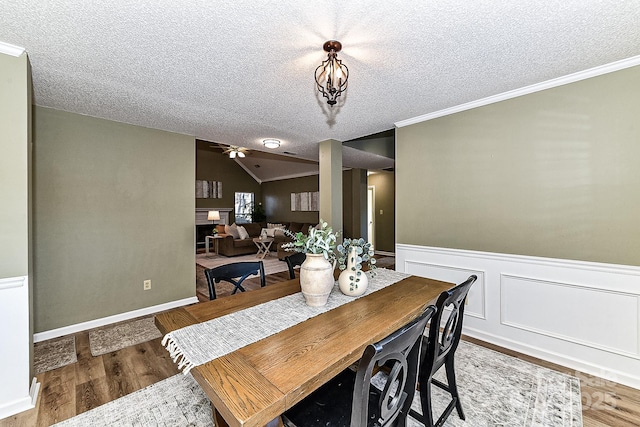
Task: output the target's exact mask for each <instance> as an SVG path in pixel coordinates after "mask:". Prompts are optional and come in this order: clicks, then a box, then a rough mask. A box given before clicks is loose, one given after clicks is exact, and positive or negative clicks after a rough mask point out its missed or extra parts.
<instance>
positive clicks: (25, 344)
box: [0, 276, 40, 419]
mask: <svg viewBox="0 0 640 427" xmlns="http://www.w3.org/2000/svg"><path fill="white" fill-rule="evenodd" d="M29 333H30V332H29V278H28V277H27V276H20V277H8V278H0V340H1V343H0V348H1V350H0V382H1V384H2V385H0V419H2V418H6V417H8V416H10V415H13V414H17V413H18V412H22V411H26V410H27V409H31V408H33V407H34V406H35V402H36V400H37V398H38V390H39V389H40V383H38V382H37V381H35V378H34V379H33V381H31V379H30V369H31V367H30V357H29V354H30V350H31V342H30V340H29ZM29 384H31V387H30V386H29Z"/></svg>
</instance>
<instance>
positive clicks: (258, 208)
mask: <svg viewBox="0 0 640 427" xmlns="http://www.w3.org/2000/svg"><path fill="white" fill-rule="evenodd" d="M266 219H267V214H266V213H265V211H264V208H263V207H262V203H257V204H256V203H254V204H253V206H252V207H251V222H263V221H266Z"/></svg>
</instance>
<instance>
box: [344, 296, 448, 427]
mask: <svg viewBox="0 0 640 427" xmlns="http://www.w3.org/2000/svg"><path fill="white" fill-rule="evenodd" d="M434 313H436V308H435V307H434V306H432V305H431V306H428V307H427V308H426V309H425V311H424V312H423V313H422V314H421V315H420V316H419V317H418V318H417V319H415V320H413V321H412V322H410V323H409V324H407V325H406V326H404V327H402V328H400V329H398V330H397V331H395V332H394V333H392V334H391V335H389V336H387V337H386V338H384V339H382V340H381V341H378V342H377V343H375V344H370V345H368V346H367V348H366V349H365V351H364V354H363V355H362V358H361V359H360V362H359V364H358V371H357V373H356V380H355V386H354V390H353V402H352V408H351V427H355V426H366V425H371V420H372V419H373V420H375V425H379V426H382V427H384V426H389V425H393V424H394V423H395V421H396V419H397V418H398V417H399V416H402V417H406V416H407V414H408V413H409V408H411V402H412V401H413V397H414V395H415V391H416V383H417V375H418V363H419V360H420V347H421V343H422V340H421V337H422V335H423V334H424V331H425V328H426V325H427V322H429V320H430V319H432V318H433V316H434ZM381 366H384V367H385V370H387V372H388V375H387V378H386V381H385V383H384V388H383V389H382V390H381V391H382V393H380V394H379V397H378V398H377V399H375V401H374V405H373V408H372V407H371V406H370V405H369V400H370V394H371V387H372V384H371V377H372V375H373V372H374V369H376V367H381ZM370 411H374V412H376V413H375V414H372V413H370ZM403 424H404V423H403Z"/></svg>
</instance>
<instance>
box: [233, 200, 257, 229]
mask: <svg viewBox="0 0 640 427" xmlns="http://www.w3.org/2000/svg"><path fill="white" fill-rule="evenodd" d="M252 208H253V193H236V201H235V215H236V224H244V223H247V222H251V211H252Z"/></svg>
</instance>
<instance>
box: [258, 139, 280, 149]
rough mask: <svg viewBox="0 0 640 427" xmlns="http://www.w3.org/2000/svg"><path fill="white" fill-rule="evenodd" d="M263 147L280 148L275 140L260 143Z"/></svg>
mask: <svg viewBox="0 0 640 427" xmlns="http://www.w3.org/2000/svg"><path fill="white" fill-rule="evenodd" d="M262 143H263V144H264V146H265V147H267V148H278V147H280V141H278V140H277V139H265V140H264V141H262Z"/></svg>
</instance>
